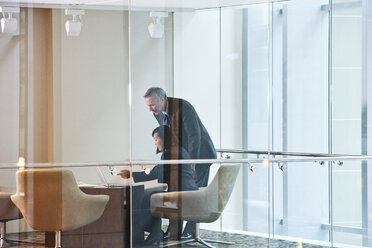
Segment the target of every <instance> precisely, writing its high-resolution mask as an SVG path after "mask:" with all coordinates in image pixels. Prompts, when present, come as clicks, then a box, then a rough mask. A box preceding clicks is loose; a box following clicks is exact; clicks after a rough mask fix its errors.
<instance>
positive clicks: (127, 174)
mask: <svg viewBox="0 0 372 248" xmlns="http://www.w3.org/2000/svg"><path fill="white" fill-rule="evenodd" d="M118 175H119V176H121V177H122V178H124V179H127V178H130V171H129V170H120V171H119V173H118Z"/></svg>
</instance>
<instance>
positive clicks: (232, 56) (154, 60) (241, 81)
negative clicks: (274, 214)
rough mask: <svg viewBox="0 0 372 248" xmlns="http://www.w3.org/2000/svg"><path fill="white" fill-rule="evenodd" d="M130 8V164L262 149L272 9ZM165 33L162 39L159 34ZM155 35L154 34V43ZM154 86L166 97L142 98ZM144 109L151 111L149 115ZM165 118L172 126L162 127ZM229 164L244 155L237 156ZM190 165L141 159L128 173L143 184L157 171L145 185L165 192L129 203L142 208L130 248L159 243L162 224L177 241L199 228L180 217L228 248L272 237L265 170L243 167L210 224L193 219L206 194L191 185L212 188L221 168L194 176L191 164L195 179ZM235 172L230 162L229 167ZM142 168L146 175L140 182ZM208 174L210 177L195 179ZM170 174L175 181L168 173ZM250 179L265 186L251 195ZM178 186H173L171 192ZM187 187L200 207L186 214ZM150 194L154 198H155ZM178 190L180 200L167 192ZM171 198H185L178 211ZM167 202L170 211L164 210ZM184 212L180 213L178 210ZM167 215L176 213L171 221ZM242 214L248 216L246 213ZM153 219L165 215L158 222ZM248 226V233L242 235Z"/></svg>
mask: <svg viewBox="0 0 372 248" xmlns="http://www.w3.org/2000/svg"><path fill="white" fill-rule="evenodd" d="M131 4H132V8H133V11H132V12H131V89H132V105H131V107H132V108H131V111H132V122H131V125H132V159H133V160H142V161H143V160H146V159H152V160H169V159H190V158H191V159H215V158H216V157H217V154H216V152H215V149H217V150H218V149H248V148H249V149H255V150H263V151H264V152H265V151H267V150H268V144H267V142H268V130H269V127H268V119H267V117H268V114H267V111H268V106H267V102H268V86H269V82H268V65H269V63H268V44H267V41H268V37H267V35H268V28H269V27H268V13H269V11H268V7H269V5H268V4H259V5H252V6H248V5H244V6H235V7H233V8H230V7H224V8H206V9H204V8H201V9H199V4H202V3H199V4H196V5H195V6H191V7H190V6H189V5H188V4H186V3H185V4H183V3H182V4H181V5H180V6H177V7H178V9H176V11H172V10H168V9H167V8H166V7H168V6H164V7H165V8H164V9H165V11H164V10H163V12H159V11H156V10H157V9H156V8H151V7H148V8H147V9H145V10H143V9H137V7H138V6H140V5H141V2H140V1H132V2H131ZM148 6H151V5H150V4H149V5H148ZM193 8H195V9H193ZM159 26H160V27H159ZM157 28H159V29H157ZM163 29H164V33H163V34H162V35H160V33H162V32H161V31H162V30H163ZM157 30H158V31H159V30H160V31H159V32H160V33H159V36H157V34H156V32H157ZM154 32H155V34H154ZM150 87H160V88H162V89H163V90H164V91H165V93H166V95H167V97H165V96H164V95H158V93H159V92H160V93H161V94H163V92H161V91H159V92H156V90H155V89H152V90H150V91H148V90H149V88H150ZM146 92H147V93H146ZM179 99H182V100H179ZM186 101H187V102H186ZM146 105H147V106H146ZM157 107H160V109H157ZM146 109H148V110H150V112H149V113H147V111H146ZM151 112H152V113H151ZM163 112H164V113H163ZM165 114H166V115H165ZM165 116H166V117H167V119H168V120H169V122H168V123H165V122H164V119H165ZM154 117H155V118H154ZM247 120H249V123H248V122H247ZM163 124H166V125H168V126H169V129H170V130H169V132H170V134H171V139H170V141H169V140H167V132H168V131H164V133H165V134H163V133H162V132H163V131H161V130H163V129H168V128H164V127H161V129H160V131H159V130H157V129H156V128H157V127H158V126H159V125H160V126H161V125H163ZM250 124H252V125H250ZM256 128H258V129H259V130H256ZM153 130H155V131H154V133H153ZM151 136H154V137H155V146H154V143H153V142H154V137H151ZM197 136H199V137H198V138H197V139H196V137H197ZM248 137H249V138H248ZM158 139H160V140H161V142H162V144H161V145H160V148H161V149H163V151H161V152H160V153H159V154H155V150H156V147H157V148H159V145H158ZM167 142H170V144H171V145H170V147H166V146H167ZM162 145H163V146H164V147H163V146H162ZM181 147H182V148H181ZM172 151H173V152H172ZM175 151H176V152H175ZM174 152H175V154H174ZM266 153H267V152H266ZM230 157H231V158H234V157H235V158H242V157H243V155H242V154H237V155H230ZM136 163H140V162H136ZM185 163H186V162H185ZM190 164H192V165H193V163H191V162H190V163H189V162H187V163H186V164H183V165H180V164H175V165H168V164H165V165H164V166H163V163H161V162H160V161H159V164H158V165H149V164H148V163H147V162H146V161H143V162H142V164H141V163H140V165H138V166H137V165H136V166H132V169H133V177H134V181H135V182H138V181H142V180H145V179H146V178H145V177H147V179H149V176H151V175H152V174H151V173H155V172H156V171H157V170H160V169H162V168H164V171H161V172H160V175H159V172H156V173H157V174H158V176H160V179H158V178H157V177H151V178H152V179H155V182H156V181H157V182H161V183H162V182H166V183H167V186H168V189H167V191H168V192H169V193H164V194H163V192H159V186H157V188H156V187H155V189H154V190H152V191H151V189H150V188H148V189H149V190H148V191H147V192H146V190H145V196H144V197H143V196H138V192H137V195H136V192H133V199H138V202H139V204H137V205H136V203H135V202H134V201H133V204H134V205H133V219H132V228H133V229H132V230H133V233H132V237H133V242H134V243H133V244H139V243H141V242H145V243H147V242H155V241H156V240H162V236H161V232H160V231H159V229H160V228H159V225H161V228H162V231H163V232H164V233H166V236H167V238H168V239H169V240H173V241H175V240H180V238H181V235H183V237H186V233H189V234H191V235H192V236H193V234H194V232H195V231H194V230H195V228H194V227H193V226H192V225H191V226H190V224H192V223H191V222H189V223H188V224H186V223H185V222H184V227H183V228H182V226H179V222H177V221H176V219H183V220H193V218H195V220H199V221H200V222H201V224H200V228H201V232H200V235H201V237H203V236H204V237H207V238H212V239H217V240H218V239H222V240H225V241H229V240H231V239H232V240H233V241H235V242H238V243H239V242H240V243H241V244H244V241H242V240H244V239H242V240H238V239H236V238H235V237H234V234H237V233H239V235H242V236H243V235H244V234H246V233H247V231H251V232H252V231H254V232H260V233H265V234H267V233H268V226H267V225H266V224H262V223H268V206H269V204H268V195H269V192H268V181H267V178H268V169H267V166H266V167H262V169H261V170H260V172H258V173H257V175H256V174H252V173H250V174H249V173H248V166H247V165H244V167H242V169H241V172H240V173H241V174H240V175H239V177H238V179H237V181H236V184H235V186H234V190H233V191H232V193H231V197H230V199H229V201H228V203H227V205H226V208H225V209H223V212H222V209H220V210H218V211H217V212H215V213H213V215H215V216H216V218H213V219H208V218H206V217H205V218H201V217H200V216H199V215H200V214H205V213H203V212H200V213H199V212H198V211H199V210H200V211H201V210H202V209H201V208H202V207H203V205H200V206H199V205H198V204H199V202H197V199H198V197H200V196H199V195H201V194H204V192H206V191H204V190H201V189H200V190H199V191H196V189H197V186H199V187H206V186H207V185H209V186H208V187H206V188H207V189H209V188H210V187H213V182H216V181H214V178H216V177H217V178H218V181H219V180H222V178H221V176H220V175H219V171H220V170H221V168H224V166H221V165H220V164H219V163H213V164H212V165H211V166H210V167H209V164H211V163H210V162H208V163H206V165H201V164H195V171H196V172H195V173H193V171H192V170H193V166H191V168H192V169H191V173H192V174H193V176H194V178H191V177H190V174H189V173H190ZM223 165H225V164H223ZM233 165H234V164H227V166H228V167H229V166H230V167H231V168H233V167H234V166H233ZM147 169H148V173H150V175H147V176H145V174H146V173H147ZM151 169H152V170H151ZM204 169H205V170H206V171H207V172H208V170H209V172H208V173H207V174H206V176H205V177H204V181H203V182H201V181H200V178H201V175H203V170H204ZM167 170H169V172H167ZM173 170H174V171H176V174H172V173H173V172H172V171H173ZM177 171H178V172H177ZM177 173H178V175H177ZM192 174H191V175H192ZM208 174H209V175H208ZM243 174H244V176H243V177H242V176H241V175H243ZM172 175H173V176H172ZM251 175H252V178H254V177H256V178H255V179H252V181H249V183H250V184H251V185H252V187H253V185H255V186H254V187H257V185H258V187H261V188H262V190H260V191H259V192H252V194H250V193H248V184H247V183H248V181H247V179H248V177H249V176H251ZM142 176H143V177H142ZM168 177H169V178H168ZM136 178H137V179H136ZM157 179H158V180H157ZM195 179H196V180H195ZM167 180H168V181H167ZM177 180H178V185H174V184H175V183H176V184H177ZM181 181H182V183H181ZM155 182H152V183H155ZM185 183H186V184H185ZM146 184H147V183H146ZM146 184H145V185H146ZM187 184H188V185H187ZM211 185H212V186H211ZM195 186H196V187H195ZM145 187H146V186H145ZM190 187H191V188H190ZM190 190H194V192H191V193H190V195H193V197H195V201H196V202H195V206H194V209H193V210H194V212H193V214H191V216H190V213H189V211H190V209H189V207H190V206H188V205H187V203H186V202H187V199H188V198H187V199H186V196H185V198H183V192H180V191H190ZM154 191H155V193H160V194H154ZM174 191H176V192H177V193H173V194H171V193H170V192H174ZM150 194H152V196H151V195H150ZM176 194H179V196H182V199H183V205H182V206H181V205H178V204H177V203H178V202H177V200H174V199H173V198H172V199H173V200H174V201H176V202H175V203H174V202H173V203H172V202H168V201H167V200H166V199H163V198H161V197H163V196H167V197H172V196H174V197H175V195H176ZM194 194H195V195H194ZM242 194H244V195H245V196H244V198H242V197H241V195H242ZM209 197H212V198H215V199H213V200H211V202H208V201H205V202H204V204H212V205H211V206H209V207H212V208H213V209H214V208H217V205H216V204H219V203H217V202H216V200H218V199H220V198H221V197H220V196H218V195H215V193H211V195H210V196H209ZM150 198H151V199H152V202H151V203H150ZM159 198H160V200H162V201H163V203H162V204H163V205H162V206H157V205H156V204H157V203H159V202H158V200H159ZM220 200H221V199H220ZM164 202H165V203H164ZM166 204H171V205H170V206H166V207H164V206H165V205H166ZM172 204H173V205H172ZM174 204H175V205H174ZM200 204H201V203H200ZM154 206H155V208H157V209H154ZM156 206H157V207H156ZM167 207H168V208H167ZM181 207H182V208H183V209H181V210H180V208H181ZM204 207H205V206H204ZM138 208H140V209H138ZM250 208H252V209H254V208H257V209H258V211H260V215H259V217H258V218H255V217H256V216H257V213H256V212H254V211H252V210H251V209H250ZM254 210H256V209H254ZM172 211H174V214H173V215H170V214H171V213H172ZM151 212H152V213H153V215H151ZM248 212H251V213H250V214H249V215H248ZM154 215H155V216H157V217H159V216H163V217H164V218H163V219H162V220H161V222H159V219H158V218H155V217H154ZM192 215H195V216H192ZM220 215H221V218H219V217H220ZM144 216H147V217H146V218H144ZM251 219H252V220H251ZM209 222H211V223H209ZM253 222H254V223H253ZM160 223H161V224H160ZM249 223H251V224H250V228H251V230H250V229H249V228H248V226H249ZM255 223H260V225H259V226H257V225H256V224H255ZM155 226H157V227H155ZM256 227H257V228H256ZM155 228H156V229H157V230H155ZM167 231H168V232H167ZM195 235H197V233H196V234H195ZM154 236H156V238H155V239H154ZM234 239H235V240H234ZM144 240H145V241H144ZM166 242H169V241H166ZM264 242H268V240H267V239H266V240H265V241H264ZM240 243H239V244H240Z"/></svg>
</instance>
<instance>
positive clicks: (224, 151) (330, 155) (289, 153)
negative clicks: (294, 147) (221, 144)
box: [216, 149, 362, 157]
mask: <svg viewBox="0 0 372 248" xmlns="http://www.w3.org/2000/svg"><path fill="white" fill-rule="evenodd" d="M216 151H217V152H219V153H247V154H256V155H269V154H270V155H274V156H297V157H340V156H362V155H349V154H330V153H303V152H277V151H270V153H269V151H255V150H243V149H216Z"/></svg>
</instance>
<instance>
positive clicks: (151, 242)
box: [143, 233, 162, 246]
mask: <svg viewBox="0 0 372 248" xmlns="http://www.w3.org/2000/svg"><path fill="white" fill-rule="evenodd" d="M161 241H162V236H161V235H153V234H151V233H150V235H149V236H148V237H147V239H145V241H144V242H143V244H144V245H145V246H159V245H160V242H161Z"/></svg>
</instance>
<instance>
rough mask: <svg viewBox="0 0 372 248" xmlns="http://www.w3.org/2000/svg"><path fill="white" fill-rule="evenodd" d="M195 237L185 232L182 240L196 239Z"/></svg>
mask: <svg viewBox="0 0 372 248" xmlns="http://www.w3.org/2000/svg"><path fill="white" fill-rule="evenodd" d="M194 238H195V235H192V234H190V233H187V232H184V233H182V235H181V240H188V239H194Z"/></svg>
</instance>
